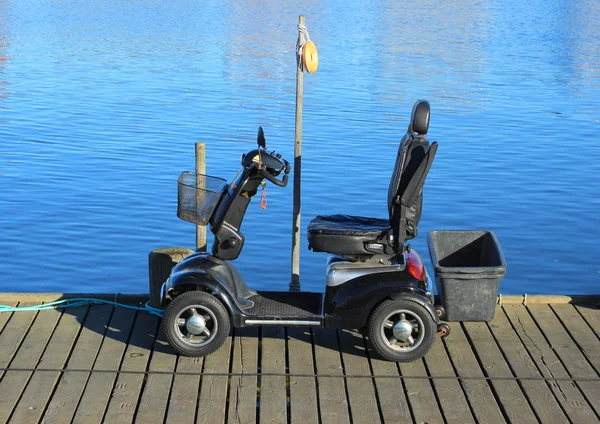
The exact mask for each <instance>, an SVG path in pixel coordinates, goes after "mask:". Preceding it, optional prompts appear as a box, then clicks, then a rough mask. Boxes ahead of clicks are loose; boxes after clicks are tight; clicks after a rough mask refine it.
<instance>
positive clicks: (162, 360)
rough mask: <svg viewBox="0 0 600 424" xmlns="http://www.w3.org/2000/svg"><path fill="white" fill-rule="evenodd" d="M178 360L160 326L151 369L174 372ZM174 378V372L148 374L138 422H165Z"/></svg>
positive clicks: (136, 418)
mask: <svg viewBox="0 0 600 424" xmlns="http://www.w3.org/2000/svg"><path fill="white" fill-rule="evenodd" d="M176 360H177V355H176V354H175V352H174V351H173V349H172V348H171V346H169V343H168V342H167V339H166V335H165V333H164V330H163V327H162V326H160V327H159V330H158V336H157V338H156V341H155V342H154V350H153V351H152V359H150V366H149V371H151V372H152V371H166V372H169V373H170V372H173V371H174V370H175V361H176ZM172 380H173V375H172V374H152V373H151V374H148V375H147V376H146V384H145V386H144V390H143V393H142V399H141V401H140V404H139V405H138V411H137V414H136V417H135V422H136V423H141V424H150V423H162V422H164V419H165V413H166V412H167V403H168V401H169V392H170V391H171V382H172Z"/></svg>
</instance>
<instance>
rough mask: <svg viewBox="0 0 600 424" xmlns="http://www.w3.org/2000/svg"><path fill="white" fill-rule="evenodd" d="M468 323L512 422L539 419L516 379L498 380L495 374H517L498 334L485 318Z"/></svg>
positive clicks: (480, 355) (531, 421)
mask: <svg viewBox="0 0 600 424" xmlns="http://www.w3.org/2000/svg"><path fill="white" fill-rule="evenodd" d="M464 327H465V330H466V333H467V335H468V336H469V337H470V339H471V343H472V345H473V346H474V348H475V354H476V355H477V356H478V357H479V362H480V363H481V365H482V366H483V369H484V373H485V374H486V375H487V376H488V377H492V380H491V384H492V387H493V388H494V391H495V392H496V394H497V395H498V397H499V398H500V402H502V405H501V407H502V408H503V409H504V413H505V415H506V416H507V417H508V420H509V421H510V422H512V423H537V422H538V420H537V418H536V416H535V414H534V413H533V411H532V409H531V407H530V406H529V403H528V401H527V397H526V396H525V394H524V393H523V391H522V390H521V387H519V384H518V383H517V382H516V381H514V380H494V377H514V374H513V373H512V371H511V369H510V367H509V366H508V364H507V363H506V360H505V359H504V357H503V356H502V352H500V349H499V348H498V345H497V344H496V341H495V340H494V337H493V336H492V334H491V333H490V331H489V329H488V327H487V324H486V323H484V322H465V323H464Z"/></svg>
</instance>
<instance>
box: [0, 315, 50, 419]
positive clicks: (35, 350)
mask: <svg viewBox="0 0 600 424" xmlns="http://www.w3.org/2000/svg"><path fill="white" fill-rule="evenodd" d="M18 313H22V312H18ZM60 315H61V313H60V312H59V311H57V310H50V311H43V312H40V313H38V315H37V317H36V319H35V321H34V322H33V324H32V325H31V328H30V329H29V332H28V333H27V336H26V337H25V339H24V340H23V343H22V344H21V346H20V347H19V350H18V351H17V353H16V354H15V357H14V358H13V360H12V362H11V364H10V368H34V367H35V366H36V365H37V364H38V361H39V360H40V357H41V356H42V353H43V352H44V348H45V347H46V344H47V343H48V340H49V339H50V336H51V335H52V332H53V331H54V327H56V323H57V322H58V320H59V318H60ZM32 374H33V372H24V371H7V372H6V373H4V376H0V378H1V379H2V381H0V393H2V396H0V422H6V421H7V420H8V418H9V416H10V414H11V412H12V410H13V408H14V407H15V405H16V402H17V401H18V400H19V398H20V397H21V393H23V390H24V389H25V387H26V386H27V382H28V381H29V378H30V377H31V375H32Z"/></svg>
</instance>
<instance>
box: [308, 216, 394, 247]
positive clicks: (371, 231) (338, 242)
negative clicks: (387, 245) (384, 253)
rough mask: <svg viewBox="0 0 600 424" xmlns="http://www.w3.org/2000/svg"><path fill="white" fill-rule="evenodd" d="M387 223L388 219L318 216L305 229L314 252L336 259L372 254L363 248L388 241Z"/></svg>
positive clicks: (388, 228)
mask: <svg viewBox="0 0 600 424" xmlns="http://www.w3.org/2000/svg"><path fill="white" fill-rule="evenodd" d="M389 230H390V223H389V221H388V220H387V219H377V218H365V217H362V216H349V215H327V216H317V217H316V218H315V219H313V220H312V221H311V222H310V224H309V225H308V242H309V244H310V246H311V247H312V249H313V250H314V251H315V252H329V253H335V254H338V255H366V254H371V255H372V254H373V252H369V251H368V250H366V249H365V244H367V243H376V242H381V240H386V239H387V234H388V231H389Z"/></svg>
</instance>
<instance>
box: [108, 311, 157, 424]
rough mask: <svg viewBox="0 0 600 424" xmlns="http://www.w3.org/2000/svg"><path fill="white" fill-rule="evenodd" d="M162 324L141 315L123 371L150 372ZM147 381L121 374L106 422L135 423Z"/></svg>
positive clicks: (137, 376) (126, 353)
mask: <svg viewBox="0 0 600 424" xmlns="http://www.w3.org/2000/svg"><path fill="white" fill-rule="evenodd" d="M158 322H159V321H158V317H156V316H154V315H149V314H139V315H138V318H137V320H136V321H135V326H134V328H133V334H132V335H131V338H130V339H129V345H128V346H127V350H126V351H125V357H124V358H123V362H122V363H121V370H123V371H137V372H139V371H142V372H143V371H146V367H147V366H148V361H149V359H150V354H151V349H152V345H153V344H154V338H155V336H156V331H157V327H158ZM144 379H145V375H144V374H119V377H118V378H117V382H116V384H115V387H114V388H113V392H112V396H111V398H110V402H109V404H108V409H107V411H106V415H105V417H104V422H106V423H111V424H125V423H131V422H132V421H133V418H134V415H135V411H136V410H137V405H138V400H139V398H140V392H141V390H142V385H143V382H144Z"/></svg>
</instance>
